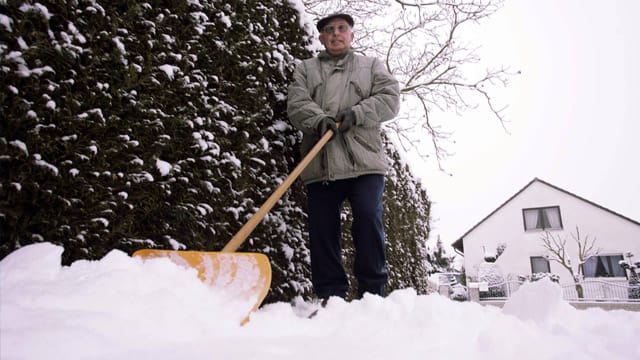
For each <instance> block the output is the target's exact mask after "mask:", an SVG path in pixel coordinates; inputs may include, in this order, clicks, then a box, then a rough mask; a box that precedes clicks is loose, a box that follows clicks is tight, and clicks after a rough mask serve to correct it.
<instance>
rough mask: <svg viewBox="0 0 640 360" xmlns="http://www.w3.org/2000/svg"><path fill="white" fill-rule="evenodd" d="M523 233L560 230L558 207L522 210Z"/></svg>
mask: <svg viewBox="0 0 640 360" xmlns="http://www.w3.org/2000/svg"><path fill="white" fill-rule="evenodd" d="M522 217H523V220H524V229H525V231H531V230H549V229H562V217H561V216H560V207H559V206H551V207H543V208H532V209H522Z"/></svg>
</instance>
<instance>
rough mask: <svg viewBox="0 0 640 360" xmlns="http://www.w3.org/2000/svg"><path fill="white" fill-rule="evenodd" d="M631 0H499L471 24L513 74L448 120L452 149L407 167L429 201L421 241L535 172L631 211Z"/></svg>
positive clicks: (638, 73) (637, 127)
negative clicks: (500, 115)
mask: <svg viewBox="0 0 640 360" xmlns="http://www.w3.org/2000/svg"><path fill="white" fill-rule="evenodd" d="M639 16H640V1H636V0H609V1H596V0H562V1H557V0H535V1H534V0H508V1H507V3H506V4H505V7H504V8H502V9H501V10H500V11H499V12H498V13H497V14H496V15H494V16H493V17H492V18H491V19H489V20H488V21H487V22H485V23H483V24H482V26H481V31H480V32H477V34H478V38H477V41H478V42H479V43H480V44H481V45H482V49H481V50H480V54H481V55H482V57H483V58H484V61H485V62H486V64H490V65H493V66H499V65H508V66H510V67H511V69H512V70H521V71H522V75H519V76H518V77H516V78H513V79H512V80H511V83H510V85H509V86H508V88H507V89H506V91H505V92H504V93H501V98H500V99H501V100H502V101H504V103H506V104H508V105H509V108H508V109H507V110H506V112H505V115H506V118H507V119H508V120H509V121H510V122H509V123H508V124H507V128H508V130H509V132H510V134H507V133H505V131H504V130H503V128H502V126H501V125H500V123H499V122H498V121H497V120H495V119H492V118H490V117H489V116H487V115H486V114H481V113H466V114H464V116H463V117H462V118H459V119H457V120H456V121H455V123H452V124H451V125H450V126H451V128H452V129H453V130H455V131H456V133H455V135H454V139H455V140H456V144H454V145H452V146H450V147H449V149H450V150H452V151H454V152H455V153H456V155H455V156H454V157H452V158H449V159H448V160H447V161H446V162H445V163H444V166H445V167H446V169H447V171H448V172H450V173H452V174H453V176H451V177H450V176H448V175H446V174H444V173H442V172H439V171H438V170H437V169H436V167H435V166H434V165H433V164H430V165H422V166H421V169H416V171H417V173H418V175H420V177H421V178H422V179H423V181H424V184H425V187H426V188H427V191H428V194H429V196H430V197H431V199H432V200H433V202H434V205H433V208H432V211H433V231H432V239H436V238H437V236H438V235H440V236H441V237H442V241H443V242H444V243H445V244H450V243H451V242H453V241H455V240H457V239H458V238H459V237H460V236H462V235H463V234H464V233H465V232H466V231H468V230H469V229H470V228H471V227H472V226H474V225H475V224H476V223H478V222H479V221H480V220H482V219H483V218H484V217H485V216H487V215H488V214H489V213H490V212H491V211H493V210H494V209H495V208H497V207H498V206H500V205H501V204H502V203H503V202H504V201H506V200H507V199H508V198H509V197H511V196H512V195H514V194H515V193H516V192H517V191H519V190H520V189H521V188H522V187H524V186H525V185H526V184H527V183H528V182H529V181H531V180H532V179H533V178H535V177H538V178H540V179H542V180H545V181H547V182H549V183H551V184H553V185H556V186H559V187H561V188H563V189H565V190H567V191H570V192H573V193H574V194H576V195H579V196H581V197H584V198H586V199H588V200H590V201H593V202H595V203H597V204H599V205H602V206H604V207H607V208H609V209H610V210H613V211H615V212H618V213H621V214H622V215H625V216H627V217H630V218H632V219H634V220H637V221H640V70H639V69H638V67H640V40H639V39H640V21H638V17H639Z"/></svg>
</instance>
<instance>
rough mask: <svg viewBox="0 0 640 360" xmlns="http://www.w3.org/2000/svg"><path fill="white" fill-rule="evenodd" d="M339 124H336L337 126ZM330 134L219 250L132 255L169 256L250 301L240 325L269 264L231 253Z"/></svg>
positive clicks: (262, 289) (265, 285)
mask: <svg viewBox="0 0 640 360" xmlns="http://www.w3.org/2000/svg"><path fill="white" fill-rule="evenodd" d="M338 126H339V125H338ZM332 136H333V131H332V130H328V131H327V132H326V133H325V134H324V135H323V136H322V137H321V138H320V140H318V142H317V143H316V144H315V145H314V146H313V148H312V149H311V151H309V153H308V154H307V155H306V156H305V157H304V158H303V159H302V160H301V161H300V163H299V164H298V166H296V167H295V169H293V171H292V172H291V174H289V176H288V177H287V178H286V179H285V180H284V182H283V183H282V184H280V186H278V188H277V189H276V190H275V191H274V192H273V194H271V196H270V197H269V198H268V199H267V201H265V203H264V204H262V206H261V207H260V209H258V211H257V212H256V213H255V214H254V215H253V216H252V217H251V218H250V219H249V221H247V222H246V223H245V224H244V225H243V226H242V228H241V229H240V230H239V231H238V232H237V233H236V234H235V235H234V236H233V238H232V239H231V240H230V241H229V242H228V243H227V245H225V246H224V248H223V249H222V251H219V252H210V251H176V250H157V249H142V250H138V251H136V252H134V253H133V256H137V257H141V258H143V259H152V258H159V257H163V258H169V259H171V260H172V261H173V262H175V263H176V264H178V265H182V266H185V267H191V268H194V269H196V270H197V271H198V277H199V278H200V280H202V281H203V282H204V283H206V284H208V285H210V286H213V287H216V288H220V289H224V290H226V291H229V292H230V293H231V294H232V295H233V297H234V298H235V297H237V298H239V299H242V301H246V302H247V303H248V304H251V305H250V306H251V307H250V309H248V310H247V316H246V317H245V318H244V319H243V320H242V322H241V325H243V324H245V323H246V322H247V321H249V315H250V314H251V312H253V311H255V310H257V309H258V307H259V306H260V304H261V303H262V301H263V300H264V298H265V296H267V292H268V291H269V287H270V285H271V265H270V264H269V259H268V258H267V257H266V256H265V255H264V254H259V253H246V252H235V251H236V250H237V249H238V248H239V247H240V245H242V243H244V241H245V240H246V239H247V237H249V235H250V234H251V232H252V231H253V229H255V227H256V226H257V225H258V224H259V223H260V222H261V221H262V219H264V217H265V216H266V215H267V213H268V212H269V210H271V208H272V207H273V206H274V205H275V204H276V203H277V202H278V200H280V198H281V197H282V195H284V193H285V192H286V191H287V190H288V189H289V188H290V187H291V185H292V184H293V182H294V181H295V180H296V178H297V177H298V176H300V173H302V171H303V170H304V169H305V168H306V167H307V166H308V165H309V163H310V162H311V160H313V158H314V157H315V156H316V155H317V154H318V153H319V152H320V150H321V149H322V148H323V147H324V145H325V144H326V143H327V142H329V140H330V139H331V137H332Z"/></svg>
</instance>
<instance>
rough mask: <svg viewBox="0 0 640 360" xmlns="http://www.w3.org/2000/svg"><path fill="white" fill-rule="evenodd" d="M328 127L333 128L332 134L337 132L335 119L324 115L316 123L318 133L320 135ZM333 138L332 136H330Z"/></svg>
mask: <svg viewBox="0 0 640 360" xmlns="http://www.w3.org/2000/svg"><path fill="white" fill-rule="evenodd" d="M329 129H331V130H333V134H334V135H335V134H337V133H338V127H337V126H336V121H335V120H333V119H332V118H330V117H325V118H323V119H322V120H320V123H318V134H319V135H320V137H322V136H323V135H324V134H325V133H326V132H327V131H329ZM331 138H332V139H333V136H332V137H331Z"/></svg>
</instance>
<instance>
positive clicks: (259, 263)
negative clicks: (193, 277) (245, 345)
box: [133, 249, 271, 324]
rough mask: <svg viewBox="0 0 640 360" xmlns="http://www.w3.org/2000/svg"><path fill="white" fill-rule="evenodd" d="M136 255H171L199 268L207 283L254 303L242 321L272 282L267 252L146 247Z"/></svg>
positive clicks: (257, 305)
mask: <svg viewBox="0 0 640 360" xmlns="http://www.w3.org/2000/svg"><path fill="white" fill-rule="evenodd" d="M133 256H137V257H141V258H143V259H153V258H169V259H171V260H172V261H173V262H174V263H176V264H178V265H181V266H185V267H190V268H194V269H196V270H197V271H198V277H199V278H200V280H202V282H204V283H205V284H207V285H209V286H212V287H216V288H220V289H225V290H229V291H230V292H232V293H233V294H234V296H238V297H239V298H241V299H242V300H243V301H247V302H249V303H251V304H253V307H252V308H251V309H247V316H246V317H245V318H244V320H243V321H242V323H241V324H244V323H246V322H247V321H248V320H249V314H250V313H251V312H253V311H255V310H257V309H258V307H259V306H260V304H261V303H262V300H264V298H265V296H267V292H268V291H269V287H270V286H271V264H270V263H269V259H268V258H267V257H266V256H265V255H264V254H258V253H239V252H206V251H171V250H155V249H143V250H138V251H136V252H135V253H133Z"/></svg>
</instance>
